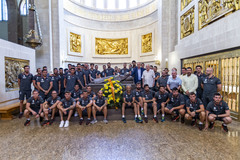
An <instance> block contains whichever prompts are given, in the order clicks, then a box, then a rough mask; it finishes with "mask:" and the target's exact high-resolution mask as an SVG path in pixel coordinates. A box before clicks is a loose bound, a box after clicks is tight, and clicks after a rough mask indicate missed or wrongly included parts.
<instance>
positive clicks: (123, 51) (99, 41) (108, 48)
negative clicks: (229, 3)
mask: <svg viewBox="0 0 240 160" xmlns="http://www.w3.org/2000/svg"><path fill="white" fill-rule="evenodd" d="M95 55H100V56H101V55H128V38H116V39H112V38H95Z"/></svg>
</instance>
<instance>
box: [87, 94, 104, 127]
mask: <svg viewBox="0 0 240 160" xmlns="http://www.w3.org/2000/svg"><path fill="white" fill-rule="evenodd" d="M97 112H103V116H104V119H103V122H104V123H106V124H107V123H108V121H107V98H106V97H104V96H103V91H102V90H100V91H98V95H97V96H96V97H94V99H93V107H92V114H93V118H94V119H93V121H92V122H91V124H95V123H97V118H96V114H97Z"/></svg>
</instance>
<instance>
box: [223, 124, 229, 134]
mask: <svg viewBox="0 0 240 160" xmlns="http://www.w3.org/2000/svg"><path fill="white" fill-rule="evenodd" d="M222 128H223V130H224V131H225V132H228V127H227V126H226V125H223V124H222Z"/></svg>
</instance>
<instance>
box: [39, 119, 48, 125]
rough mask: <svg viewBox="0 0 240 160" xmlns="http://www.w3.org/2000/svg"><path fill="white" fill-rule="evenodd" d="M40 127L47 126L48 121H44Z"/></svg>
mask: <svg viewBox="0 0 240 160" xmlns="http://www.w3.org/2000/svg"><path fill="white" fill-rule="evenodd" d="M41 125H42V126H45V125H49V120H45V121H44V122H43V123H42V124H41Z"/></svg>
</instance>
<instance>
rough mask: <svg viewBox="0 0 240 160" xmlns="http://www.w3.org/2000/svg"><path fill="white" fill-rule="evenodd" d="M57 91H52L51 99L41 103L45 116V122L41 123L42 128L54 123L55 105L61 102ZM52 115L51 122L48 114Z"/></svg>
mask: <svg viewBox="0 0 240 160" xmlns="http://www.w3.org/2000/svg"><path fill="white" fill-rule="evenodd" d="M57 95H58V93H57V91H55V90H54V91H52V94H51V97H49V98H48V99H47V100H46V101H45V102H44V103H43V112H44V115H45V121H44V122H43V124H42V126H44V125H48V124H50V125H51V124H52V123H53V121H54V116H55V113H56V109H57V105H58V103H59V102H60V101H61V98H60V97H59V96H57ZM49 113H52V116H51V120H50V121H49V119H48V114H49Z"/></svg>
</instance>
